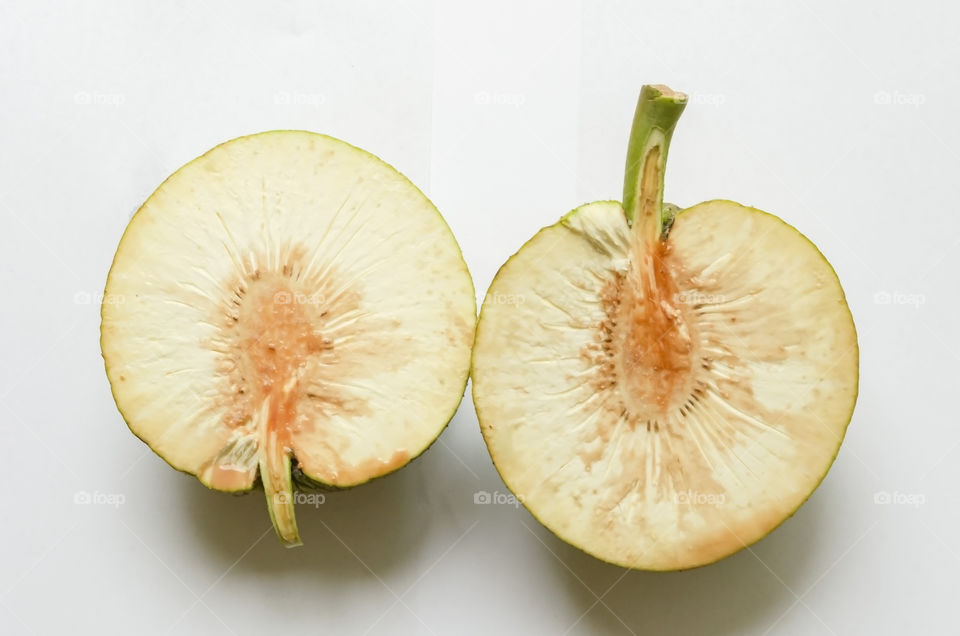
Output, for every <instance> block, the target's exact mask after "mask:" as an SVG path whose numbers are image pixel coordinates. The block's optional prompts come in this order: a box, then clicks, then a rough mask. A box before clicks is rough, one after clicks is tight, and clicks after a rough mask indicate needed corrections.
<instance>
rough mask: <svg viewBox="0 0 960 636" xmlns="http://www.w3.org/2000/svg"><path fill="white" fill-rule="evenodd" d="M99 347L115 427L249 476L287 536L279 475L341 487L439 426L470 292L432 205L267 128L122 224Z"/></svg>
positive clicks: (460, 350)
mask: <svg viewBox="0 0 960 636" xmlns="http://www.w3.org/2000/svg"><path fill="white" fill-rule="evenodd" d="M106 294H107V295H108V297H109V298H111V299H118V298H122V299H123V302H112V303H111V304H105V305H104V306H103V311H102V314H103V315H102V317H103V321H102V329H101V333H102V338H101V344H102V349H103V355H104V360H105V362H106V368H107V375H108V377H109V379H110V383H111V386H112V389H113V393H114V397H115V399H116V402H117V406H118V407H119V409H120V411H121V412H122V413H123V415H124V418H125V419H126V420H127V423H128V424H129V426H130V428H131V429H132V430H133V432H134V433H135V434H136V435H138V436H139V437H140V438H141V439H143V440H144V441H146V442H147V443H148V444H149V445H150V446H151V447H152V448H153V449H154V450H155V451H156V452H157V453H158V454H159V455H160V456H162V457H163V458H164V459H166V460H167V461H168V462H169V463H170V464H171V465H173V466H174V467H175V468H177V469H179V470H182V471H185V472H188V473H191V474H194V475H196V476H197V477H198V478H199V479H200V480H201V481H202V482H203V483H205V484H206V485H208V486H209V487H211V488H214V489H218V490H225V491H243V490H248V489H250V488H252V487H253V486H254V485H255V483H256V481H257V478H258V476H259V478H260V480H261V481H262V483H263V485H264V487H265V489H266V491H267V497H268V503H269V507H270V512H271V517H272V518H273V520H274V523H275V525H276V527H277V532H278V534H279V535H280V536H281V538H282V539H283V540H284V541H285V542H286V543H289V544H296V543H298V542H299V538H298V533H297V528H296V521H295V519H294V515H293V503H292V497H291V494H292V483H291V470H292V469H294V468H299V470H301V471H302V472H303V474H304V475H305V476H306V477H308V478H309V479H310V480H313V481H314V482H319V483H321V484H326V485H330V486H335V487H346V486H353V485H356V484H360V483H363V482H365V481H368V480H370V479H373V478H375V477H378V476H380V475H384V474H386V473H388V472H391V471H393V470H395V469H397V468H399V467H401V466H403V465H405V464H406V463H407V462H408V461H410V459H412V458H413V457H416V456H417V455H418V454H419V453H421V452H422V451H423V450H424V449H425V448H426V447H427V446H428V445H429V444H430V443H431V442H432V441H433V440H434V439H435V438H436V437H437V435H439V433H440V431H441V430H442V429H443V427H444V426H445V425H446V423H447V422H448V421H449V419H450V418H451V417H452V415H453V413H454V411H455V410H456V408H457V405H458V404H459V402H460V399H461V398H462V396H463V390H464V387H465V384H466V378H467V374H468V370H469V358H470V348H471V345H472V341H473V335H474V320H475V311H476V307H475V301H474V292H473V285H472V282H471V279H470V276H469V273H468V272H467V268H466V265H465V264H464V262H463V259H462V257H461V254H460V250H459V249H458V246H457V244H456V241H455V240H454V238H453V236H452V234H451V233H450V230H449V229H448V227H447V226H446V224H445V223H444V221H443V219H442V217H441V216H440V215H439V213H438V212H437V211H436V209H435V208H434V207H433V205H432V204H431V203H430V202H429V201H428V200H427V199H426V197H424V196H423V194H422V193H421V192H420V191H419V190H417V189H416V188H415V187H414V186H413V185H412V184H411V183H410V182H409V181H407V180H406V179H405V178H404V177H403V176H401V175H400V174H399V173H398V172H396V171H395V170H393V169H392V168H391V167H390V166H388V165H387V164H385V163H383V162H382V161H380V160H379V159H377V158H376V157H374V156H372V155H370V154H368V153H366V152H364V151H362V150H359V149H357V148H354V147H352V146H350V145H348V144H345V143H343V142H341V141H338V140H336V139H333V138H330V137H326V136H323V135H318V134H314V133H308V132H302V131H277V132H270V133H262V134H258V135H252V136H249V137H242V138H239V139H235V140H233V141H230V142H227V143H225V144H223V145H220V146H218V147H216V148H214V149H213V150H211V151H210V152H209V153H207V154H205V155H203V156H202V157H200V158H198V159H196V160H195V161H193V162H191V163H189V164H187V165H186V166H184V167H183V168H181V169H180V170H179V171H177V172H176V173H175V174H174V175H173V176H171V177H170V178H169V179H168V180H167V181H166V182H164V183H163V185H161V186H160V188H159V189H158V190H157V191H156V192H155V193H154V194H153V195H152V196H151V197H150V199H149V200H148V201H147V202H146V203H145V204H144V205H143V207H142V208H141V209H140V210H139V211H138V212H137V214H136V215H135V216H134V217H133V219H132V220H131V222H130V225H129V227H128V228H127V231H126V233H125V234H124V237H123V239H122V241H121V243H120V246H119V248H118V250H117V254H116V257H115V260H114V263H113V266H112V268H111V271H110V275H109V278H108V282H107V288H106Z"/></svg>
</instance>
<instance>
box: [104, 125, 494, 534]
mask: <svg viewBox="0 0 960 636" xmlns="http://www.w3.org/2000/svg"><path fill="white" fill-rule="evenodd" d="M285 133H305V134H309V135H314V136H316V137H321V138H324V139H327V140H330V141H334V142H336V143H339V144H342V145H343V146H345V147H347V148H349V149H351V150H354V151H357V152H360V153H362V154H364V155H366V156H367V157H369V158H371V159H373V160H375V161H377V162H379V163H380V164H382V165H384V166H386V167H388V168H390V169H391V170H393V171H394V172H396V173H397V174H398V175H400V176H401V177H402V178H403V180H404V181H406V182H407V183H408V184H409V185H410V186H411V187H412V188H413V189H414V190H415V191H416V192H417V194H419V195H420V196H421V197H422V198H423V200H424V201H425V202H426V203H427V205H428V206H429V208H430V209H431V210H433V211H434V213H436V215H437V216H438V217H439V218H440V222H441V223H443V227H444V228H446V230H447V233H448V234H449V235H450V238H451V239H452V240H453V241H454V243H455V244H456V245H457V248H458V250H459V248H460V244H459V243H458V242H457V239H456V236H454V234H453V230H451V229H450V225H449V224H448V223H447V221H446V219H444V218H443V215H442V214H441V213H440V211H439V210H438V209H437V207H436V206H435V205H434V204H433V202H432V201H430V199H429V198H427V195H425V194H424V193H423V191H422V190H420V188H418V187H417V186H416V184H414V183H413V182H412V181H410V179H408V178H407V177H406V176H405V175H404V174H403V173H401V172H400V171H399V170H397V169H396V168H394V167H393V166H392V165H390V164H389V163H387V162H386V161H384V160H383V159H381V158H380V157H378V156H376V155H374V154H373V153H370V152H367V151H366V150H364V149H363V148H358V147H357V146H354V145H352V144H349V143H347V142H345V141H343V140H342V139H337V138H336V137H331V136H329V135H324V134H322V133H316V132H313V131H309V130H296V129H280V130H269V131H264V132H260V133H253V134H250V135H241V136H240V137H235V138H233V139H230V140H228V141H225V142H222V143H220V144H217V145H216V146H214V147H213V148H211V149H210V150H208V151H207V152H205V153H203V154H202V155H200V156H198V157H196V158H194V159H192V160H190V161H189V162H187V163H186V164H184V165H183V166H181V167H180V168H178V169H177V170H175V171H174V172H173V173H172V174H171V175H170V176H168V177H167V178H166V179H164V180H163V183H161V184H160V185H159V186H158V187H157V189H156V190H154V192H153V193H151V194H150V196H149V197H147V199H146V200H145V201H144V202H143V204H142V205H141V206H140V207H139V208H137V211H136V212H134V214H133V217H136V215H137V214H139V213H140V210H142V209H143V208H144V207H145V206H146V205H147V203H149V202H150V200H151V199H152V198H153V196H154V194H156V193H157V192H158V191H160V190H161V189H162V188H163V187H164V186H165V185H166V184H167V183H168V182H169V181H170V180H171V179H172V178H173V177H174V176H176V175H177V174H178V173H179V172H180V171H181V170H184V169H186V168H187V167H188V166H190V165H192V164H193V163H195V162H197V161H200V160H201V159H203V158H204V157H206V156H207V155H208V154H210V153H211V152H213V151H214V150H216V149H217V148H219V147H220V146H223V145H226V144H228V143H231V142H234V141H237V140H240V139H247V138H250V137H259V136H261V135H274V134H285ZM133 217H131V220H130V222H129V223H128V224H127V227H126V228H125V229H124V231H123V234H122V235H121V236H120V241H119V243H118V244H117V252H119V251H120V245H121V244H122V243H123V241H124V239H125V238H126V236H127V232H128V231H129V229H130V225H131V224H132V223H133ZM459 251H460V263H461V265H462V266H463V270H464V271H465V272H466V273H467V278H468V279H469V280H470V292H471V293H470V298H471V299H472V302H473V313H474V315H476V314H477V301H476V298H477V294H476V287H475V286H474V284H473V277H472V276H471V275H470V270H469V268H468V267H467V263H466V261H465V260H464V259H463V250H459ZM115 264H116V253H115V254H114V258H113V260H112V261H111V263H110V269H109V270H108V273H107V283H108V284H109V281H110V273H111V272H112V271H113V267H114V265H115ZM104 297H106V287H104ZM100 321H101V327H102V324H103V305H102V304H101V306H100ZM100 351H101V357H103V332H102V329H101V333H100ZM471 366H472V351H471ZM106 370H107V364H106V359H104V371H105V372H106ZM469 380H470V368H469V367H468V369H467V373H466V374H464V377H463V380H462V382H463V387H462V388H461V389H460V399H459V400H457V404H456V406H454V408H453V411H452V412H451V413H450V414H449V416H448V417H447V418H446V422H445V424H444V425H443V427H441V428H440V430H439V431H437V435H436V436H435V437H434V438H433V439H431V440H430V442H429V443H427V444H426V445H425V446H424V447H423V448H422V449H421V450H420V451H419V452H418V453H417V454H416V455H413V456H412V457H410V459H409V460H408V461H407V462H406V463H405V464H403V465H402V466H398V467H397V468H395V469H393V470H391V471H389V472H387V473H384V474H383V475H378V476H377V477H373V478H371V479H367V480H366V481H362V482H358V483H356V484H351V485H349V486H335V485H333V484H327V483H325V482H323V481H322V480H320V479H317V478H314V477H311V476H310V475H307V474H306V473H304V472H303V471H302V470H300V468H299V466H293V465H292V462H290V460H289V456H288V459H287V461H288V463H290V464H291V470H290V473H289V474H290V479H288V480H287V482H286V484H285V485H286V491H287V492H288V493H292V492H293V486H294V484H296V485H297V486H300V487H302V488H309V489H317V490H325V491H339V490H350V489H351V488H356V487H357V486H362V485H363V484H368V483H370V482H372V481H376V480H378V479H382V478H383V477H387V476H388V475H391V474H393V473H394V472H396V471H398V470H400V469H402V468H404V467H405V466H408V465H409V464H410V463H411V462H413V461H414V460H415V459H417V458H419V457H420V456H421V455H423V454H424V453H425V452H426V451H427V450H428V449H429V448H430V447H431V446H433V444H435V443H436V441H437V440H438V439H440V436H441V435H442V434H443V432H444V431H445V430H446V429H447V427H448V426H449V425H450V422H451V421H452V420H453V418H454V416H455V415H456V414H457V411H458V410H459V408H460V403H461V402H462V401H463V397H464V396H465V395H466V390H467V382H468V381H469ZM107 384H108V385H109V386H110V395H111V396H112V397H113V402H114V404H115V405H116V407H117V411H119V412H120V417H121V418H123V421H124V423H125V424H126V425H127V428H128V429H129V430H130V432H131V433H133V435H134V436H135V437H136V438H137V439H139V440H140V441H141V442H143V443H144V444H146V445H147V447H148V448H150V450H152V451H153V452H154V453H155V454H156V455H157V456H159V457H160V459H162V460H163V461H164V462H166V463H167V465H169V466H170V467H171V468H173V469H174V470H176V471H177V472H180V473H183V474H185V475H190V476H191V477H197V475H195V474H194V473H191V472H190V471H189V470H185V469H183V468H179V467H178V466H174V465H173V463H171V462H170V460H168V459H167V458H166V457H164V456H163V455H162V454H161V453H159V452H158V451H157V449H155V448H154V447H153V446H151V445H150V442H148V441H147V440H145V439H144V438H143V437H141V436H140V435H138V434H137V432H136V431H134V430H133V427H132V426H131V425H130V420H129V418H128V417H127V414H126V413H124V412H123V409H121V408H120V404H119V402H117V395H116V393H115V392H114V390H113V384H111V383H110V382H107ZM197 481H199V482H200V483H201V484H203V485H204V486H206V487H207V489H208V490H213V491H216V492H224V493H228V494H233V495H245V494H248V493H250V492H252V491H254V490H263V483H262V480H261V479H260V477H259V475H258V477H257V479H255V480H254V483H253V484H252V485H251V486H250V487H249V488H239V489H236V490H220V489H218V488H213V487H212V486H210V484H208V483H206V482H204V481H203V480H201V479H199V478H197ZM290 505H293V504H290ZM267 510H268V512H269V515H270V521H271V523H273V524H274V529H275V530H276V531H277V536H278V537H279V538H280V540H281V541H283V542H284V544H285V545H287V547H296V546H298V545H300V537H299V533H298V532H297V531H296V529H295V530H294V533H295V534H296V542H294V543H291V542H288V541H287V540H286V539H284V537H283V535H282V534H281V532H280V530H279V529H278V528H277V527H276V521H275V517H274V512H273V505H272V502H271V501H270V498H269V497H267Z"/></svg>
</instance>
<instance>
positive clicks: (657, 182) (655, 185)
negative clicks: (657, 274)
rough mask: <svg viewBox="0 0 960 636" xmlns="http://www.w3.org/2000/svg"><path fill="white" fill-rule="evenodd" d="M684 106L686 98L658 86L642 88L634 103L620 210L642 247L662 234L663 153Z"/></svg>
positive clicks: (665, 154) (664, 170)
mask: <svg viewBox="0 0 960 636" xmlns="http://www.w3.org/2000/svg"><path fill="white" fill-rule="evenodd" d="M686 105H687V96H686V95H684V94H683V93H678V92H676V91H673V90H671V89H669V88H667V87H666V86H662V85H659V84H654V85H646V86H644V87H643V88H642V89H641V90H640V98H639V99H638V100H637V110H636V112H635V113H634V115H633V128H632V129H631V131H630V144H629V146H628V147H627V166H626V170H625V172H624V179H623V209H624V212H625V213H626V215H627V222H628V223H630V225H631V226H632V227H633V231H634V236H635V238H636V241H638V242H639V243H640V244H641V245H642V246H644V247H650V246H652V245H653V244H654V243H655V242H656V241H657V240H659V238H660V235H661V233H662V231H663V222H664V218H663V175H664V173H665V172H666V166H667V150H668V149H669V147H670V138H671V137H672V136H673V129H674V127H675V126H676V125H677V120H678V119H680V114H681V113H682V112H683V109H684V107H686Z"/></svg>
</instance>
